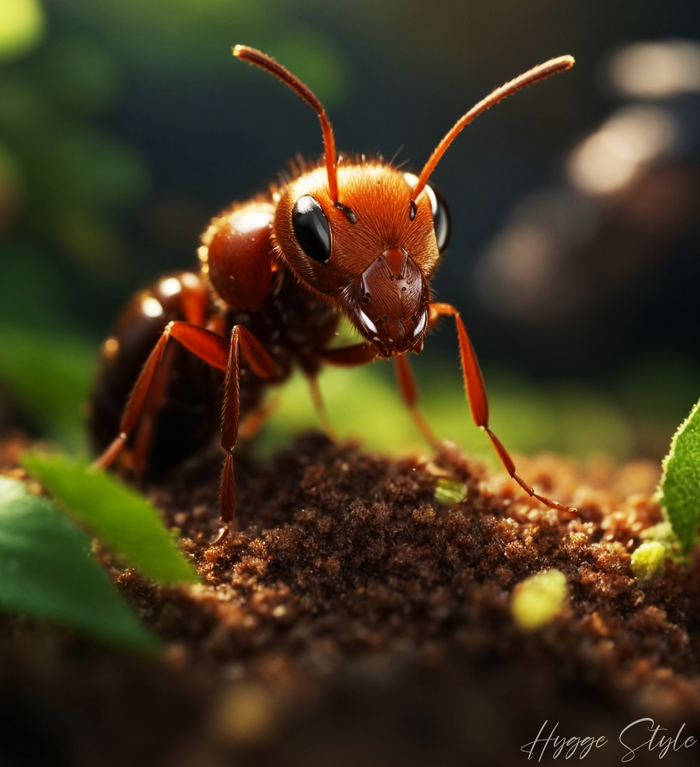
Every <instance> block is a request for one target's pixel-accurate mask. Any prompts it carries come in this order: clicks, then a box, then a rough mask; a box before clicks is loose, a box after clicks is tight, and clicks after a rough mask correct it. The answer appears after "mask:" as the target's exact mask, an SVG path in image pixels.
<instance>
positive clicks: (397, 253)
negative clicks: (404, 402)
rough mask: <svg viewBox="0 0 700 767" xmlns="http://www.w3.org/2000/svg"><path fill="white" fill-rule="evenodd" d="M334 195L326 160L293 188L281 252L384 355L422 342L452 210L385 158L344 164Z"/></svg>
mask: <svg viewBox="0 0 700 767" xmlns="http://www.w3.org/2000/svg"><path fill="white" fill-rule="evenodd" d="M337 180H338V191H339V195H340V199H341V200H342V203H335V202H334V201H333V200H332V198H331V196H330V192H329V189H328V183H327V176H326V170H325V169H324V168H323V167H320V168H317V169H316V170H314V171H311V172H309V173H305V174H303V175H301V176H300V177H299V178H297V179H296V180H295V181H293V182H291V183H290V184H289V186H288V187H287V188H286V189H285V191H284V193H283V194H282V196H281V198H280V200H279V202H278V203H277V210H276V212H275V224H274V231H275V238H276V240H277V244H278V246H279V250H280V254H281V257H282V259H283V260H284V261H285V263H286V264H287V265H288V266H289V268H290V269H291V270H292V271H293V272H294V273H295V274H296V275H297V277H299V279H300V280H301V282H302V283H303V284H305V285H308V286H309V287H311V288H313V289H314V290H316V291H318V292H319V293H321V294H323V295H324V296H325V297H326V298H328V299H330V300H331V301H332V302H333V303H335V304H336V305H337V306H338V307H339V308H340V309H341V310H342V311H343V312H344V313H345V314H346V315H347V316H348V317H349V319H350V320H351V321H352V322H353V324H354V325H355V326H356V327H357V329H358V330H359V331H360V333H362V335H363V336H364V337H365V338H366V339H367V340H368V341H370V342H372V343H373V344H374V346H375V348H376V349H377V352H378V353H379V354H380V355H381V356H384V357H390V356H393V355H395V354H403V353H404V352H407V351H420V349H421V348H422V345H423V336H424V335H425V331H426V329H427V324H428V304H429V301H430V291H429V287H428V282H429V280H430V278H431V277H432V276H433V274H434V272H435V269H436V268H437V264H438V261H439V259H440V255H441V252H442V251H443V250H444V248H445V247H446V245H447V239H448V229H449V217H448V214H447V208H446V206H445V204H444V202H443V200H442V197H440V196H439V195H438V194H436V192H435V191H434V190H433V189H432V188H430V187H426V188H425V189H424V191H423V193H422V194H420V195H419V196H418V199H417V200H416V201H415V202H413V200H412V190H413V187H414V186H415V183H416V181H417V178H416V176H414V175H412V174H409V173H402V172H401V171H399V170H397V169H395V168H393V167H391V166H390V165H386V164H384V163H382V162H379V161H373V162H371V161H367V160H364V159H360V160H358V161H356V162H350V163H342V162H341V163H340V164H339V166H338V168H337Z"/></svg>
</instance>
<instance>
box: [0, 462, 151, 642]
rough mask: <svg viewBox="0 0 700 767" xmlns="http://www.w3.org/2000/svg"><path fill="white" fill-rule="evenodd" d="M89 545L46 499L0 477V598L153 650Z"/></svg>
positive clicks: (30, 612) (11, 606)
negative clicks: (95, 560) (92, 554)
mask: <svg viewBox="0 0 700 767" xmlns="http://www.w3.org/2000/svg"><path fill="white" fill-rule="evenodd" d="M89 551H90V540H89V538H88V537H87V535H85V533H83V532H81V531H80V530H78V529H77V528H76V527H75V525H73V524H72V523H71V522H70V520H68V519H67V518H66V517H65V515H64V514H62V513H61V512H60V511H58V509H56V508H55V506H54V505H53V504H52V503H51V502H50V501H48V500H47V499H46V498H41V497H37V496H34V495H32V494H31V493H30V492H29V491H28V490H27V488H26V486H25V485H23V484H22V483H21V482H18V481H17V480H14V479H10V478H8V477H0V605H1V606H2V607H3V608H4V609H6V610H10V611H13V612H14V611H16V612H19V613H22V614H24V615H27V616H29V617H33V618H40V619H47V620H51V621H55V622H56V623H60V624H63V625H65V626H69V627H71V628H74V629H78V630H80V631H82V632H84V633H86V634H89V635H91V636H93V637H95V638H97V639H100V640H102V641H104V642H108V643H110V644H115V645H121V646H125V647H128V648H130V649H133V650H137V651H142V652H151V651H154V650H156V649H157V647H158V643H157V641H156V639H155V638H154V637H153V635H152V634H151V633H150V632H148V631H147V630H146V629H144V628H143V627H141V626H140V625H139V623H138V621H137V620H136V617H135V616H134V614H133V613H132V612H131V610H130V609H129V607H128V606H127V604H126V602H124V600H123V599H122V598H121V597H120V596H119V594H118V593H117V592H116V589H115V588H114V585H113V584H112V583H111V582H110V580H109V578H108V577H107V575H106V573H105V572H104V571H103V570H101V569H100V567H99V566H98V565H97V563H96V562H94V561H93V560H92V559H91V558H90V555H89Z"/></svg>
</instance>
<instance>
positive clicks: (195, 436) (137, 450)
mask: <svg viewBox="0 0 700 767" xmlns="http://www.w3.org/2000/svg"><path fill="white" fill-rule="evenodd" d="M233 55H234V56H236V57H237V58H239V59H242V60H243V61H247V62H249V63H250V64H254V65H256V66H258V67H260V68H261V69H264V70H266V71H267V72H269V73H270V74H272V75H274V76H275V77H278V78H279V79H280V80H281V81H282V82H283V83H285V84H286V85H288V86H289V87H290V88H291V89H292V90H293V91H294V92H295V93H297V95H299V96H300V97H301V98H302V99H303V100H304V101H306V102H307V103H308V104H309V105H310V106H311V107H312V108H313V109H314V111H315V112H316V114H317V115H318V118H319V120H320V122H321V129H322V131H323V144H324V150H325V152H324V162H322V163H317V164H313V165H305V164H301V163H300V164H298V166H297V167H296V168H295V169H294V174H293V178H291V179H290V180H285V181H284V182H282V183H280V184H279V185H277V186H272V187H271V188H270V190H269V191H268V192H267V193H266V194H263V195H260V196H258V197H256V198H254V199H252V200H249V201H247V202H243V203H235V204H234V205H233V206H231V207H230V208H228V209H227V210H225V211H223V213H221V215H219V216H218V217H216V218H214V219H212V221H211V223H210V225H209V227H208V228H207V230H206V231H205V232H204V234H203V236H202V244H201V247H200V248H199V250H198V255H199V261H200V267H199V272H198V273H194V272H182V273H178V274H174V275H170V276H166V277H164V278H162V279H161V280H160V281H159V282H158V283H157V284H156V285H155V286H153V287H152V288H150V289H149V290H146V291H143V292H141V293H139V294H137V295H136V296H135V297H134V299H132V302H131V303H130V304H129V306H128V307H127V309H126V310H125V312H124V313H123V314H122V316H121V319H120V321H119V324H118V326H117V330H116V333H115V335H114V336H112V337H111V338H108V339H107V341H106V342H105V343H104V346H103V351H102V365H101V369H100V372H99V374H98V377H97V381H96V384H95V388H94V391H93V395H92V401H91V417H90V430H91V433H92V438H93V442H94V444H95V445H96V447H97V449H98V450H102V451H103V452H102V454H101V455H100V457H99V458H98V459H97V460H96V461H95V465H96V466H97V467H98V468H105V467H107V466H109V465H110V464H111V463H113V462H114V461H115V459H116V458H117V456H118V455H119V454H120V453H121V456H120V459H121V461H122V463H123V464H124V465H125V466H128V467H129V468H130V469H131V470H132V471H133V472H134V473H135V474H136V476H141V475H142V474H143V472H144V471H145V470H146V468H147V467H149V468H153V467H154V466H158V465H160V466H161V467H166V466H171V465H175V464H176V463H177V462H179V461H181V460H183V459H184V458H185V457H187V456H188V455H190V454H192V453H194V452H195V451H196V450H197V449H199V448H200V447H202V446H203V445H205V444H206V443H207V442H208V441H209V440H211V437H212V435H213V434H214V433H215V431H216V428H217V422H218V421H219V409H220V408H221V416H220V423H221V447H222V448H223V450H224V452H225V458H224V464H223V471H222V475H221V488H220V495H219V510H220V514H221V520H222V522H223V524H224V527H223V529H222V531H221V533H220V535H219V537H218V538H217V540H216V541H215V543H218V542H220V541H221V540H222V539H223V538H224V537H225V536H226V534H227V531H228V530H229V528H230V526H231V523H232V520H233V516H234V505H235V500H234V499H235V485H234V473H233V457H232V452H233V448H234V447H235V445H236V441H237V439H238V436H239V424H241V415H242V414H247V418H246V422H245V426H248V427H250V423H252V424H253V426H252V427H250V430H251V431H252V430H254V428H255V425H256V423H257V424H258V425H259V423H261V422H262V414H263V412H264V409H263V408H262V407H261V402H262V398H263V395H264V392H265V389H266V387H267V386H268V385H270V384H273V383H279V382H281V381H284V380H285V379H286V378H288V377H289V375H290V374H291V372H292V369H293V368H294V367H295V366H297V365H298V366H299V367H300V368H301V369H302V371H303V372H304V373H305V375H306V377H307V379H308V381H309V385H310V390H311V395H312V398H313V401H314V404H315V406H316V409H317V411H318V413H319V416H320V418H321V420H322V422H323V423H324V424H327V423H328V422H327V419H326V417H325V412H324V409H323V402H322V399H321V395H320V391H319V388H318V385H317V381H316V377H317V374H318V371H319V369H320V367H321V365H322V364H323V363H328V364H331V365H344V366H354V365H363V364H365V363H368V362H371V361H372V360H375V359H378V358H383V359H387V358H391V357H393V358H394V359H395V360H396V370H397V378H398V385H399V389H400V392H401V396H402V398H403V400H404V402H405V404H406V406H407V407H408V409H409V411H410V413H411V415H412V417H413V419H414V421H415V423H416V425H417V427H418V428H419V429H420V431H421V432H422V434H423V435H424V436H425V438H426V439H427V440H428V442H430V443H431V444H432V445H435V444H437V440H436V438H435V436H434V434H433V432H432V431H431V429H430V427H429V426H428V424H427V422H426V421H425V420H424V418H423V417H422V415H421V413H420V411H419V409H418V390H417V386H416V382H415V378H414V376H413V372H412V370H411V367H410V363H409V361H408V352H420V351H421V350H422V349H423V341H424V338H425V335H426V332H427V331H428V330H430V329H432V328H433V327H434V326H435V325H436V324H437V322H438V320H439V318H440V317H442V316H450V317H453V318H454V321H455V323H456V326H457V336H458V339H459V351H460V356H461V361H462V368H463V372H464V385H465V392H466V395H467V398H468V400H469V405H470V408H471V413H472V417H473V419H474V422H475V424H476V425H477V426H479V427H480V428H482V429H483V430H484V431H485V432H486V433H487V434H488V436H489V437H490V439H491V442H492V443H493V446H494V448H495V450H496V452H497V453H498V456H499V458H500V460H501V461H502V463H503V465H504V466H505V468H506V471H507V472H508V474H510V476H511V477H512V478H513V479H514V480H515V481H516V482H517V483H518V484H519V485H520V486H521V487H522V488H523V489H524V490H525V491H526V492H527V493H528V494H529V495H531V496H532V497H534V498H537V499H538V500H539V501H541V502H542V503H543V504H545V505H546V506H549V507H551V508H554V509H559V510H561V511H565V512H569V513H572V514H576V510H575V509H572V508H569V507H568V506H564V505H563V504H560V503H557V502H556V501H553V500H551V499H549V498H546V497H545V496H543V495H540V494H538V493H536V492H535V490H534V489H533V488H532V487H531V486H530V485H528V484H527V482H525V481H524V480H523V479H521V477H519V476H518V474H517V473H516V469H515V464H514V463H513V460H512V459H511V457H510V455H509V454H508V451H507V450H506V449H505V447H504V446H503V445H502V444H501V442H500V441H499V439H498V437H496V435H495V434H494V433H493V432H492V431H491V430H490V428H489V411H488V400H487V396H486V387H485V385H484V380H483V377H482V374H481V371H480V369H479V363H478V362H477V359H476V355H475V353H474V349H473V348H472V345H471V342H470V340H469V336H468V335H467V331H466V328H465V327H464V324H463V322H462V320H461V318H460V315H459V312H458V311H457V309H455V308H454V307H453V306H451V305H449V304H445V303H436V302H433V301H431V300H430V280H431V278H432V276H433V275H434V273H435V271H436V269H437V266H438V264H439V262H440V258H441V256H442V254H443V253H444V251H445V249H446V247H447V244H448V240H449V235H450V218H449V213H448V210H447V206H446V204H445V202H444V200H443V199H442V196H441V195H440V194H439V193H438V192H437V190H436V189H435V188H434V187H432V186H431V185H430V184H428V180H429V178H430V176H431V174H432V172H433V170H434V169H435V167H436V165H437V164H438V162H439V161H440V159H441V158H442V156H443V154H444V153H445V150H446V149H447V148H448V147H449V146H450V144H451V143H452V141H453V140H454V139H455V138H456V136H457V135H458V134H459V133H460V132H461V131H462V129H463V128H464V127H465V126H466V125H468V124H469V123H470V122H471V121H472V120H473V119H474V118H475V117H476V116H477V115H479V114H481V113H482V112H484V111H485V110H487V109H488V108H489V107H491V106H492V105H494V104H496V103H497V102H499V101H501V100H502V99H504V98H506V97H507V96H510V95H511V94H513V93H515V92H516V91H519V90H521V89H522V88H525V87H526V86H528V85H532V84H533V83H535V82H538V81H539V80H543V79H545V78H546V77H549V76H550V75H553V74H556V73H558V72H563V71H564V70H566V69H569V68H570V67H571V66H573V63H574V59H573V58H572V57H571V56H561V57H559V58H555V59H551V60H549V61H547V62H545V63H544V64H540V65H539V66H536V67H534V68H533V69H530V70H529V71H527V72H525V73H524V74H522V75H520V76H519V77H516V78H515V79H514V80H511V81H510V82H508V83H506V84H505V85H503V86H501V87H500V88H497V89H496V90H494V91H493V92H492V93H491V94H490V95H489V96H487V97H486V98H485V99H483V100H482V101H480V102H479V103H478V104H476V106H474V107H472V109H470V110H469V111H468V112H467V113H466V114H465V115H463V116H462V117H461V118H460V119H459V120H458V121H457V122H456V123H455V125H454V126H453V127H452V128H451V130H450V131H449V132H448V133H447V134H446V135H445V137H444V138H443V139H442V141H440V143H439V144H438V145H437V147H436V149H435V151H434V152H433V154H432V155H431V157H430V158H429V160H428V162H427V163H426V164H425V166H424V167H423V170H422V171H421V173H420V175H418V176H415V175H413V174H412V173H405V172H403V171H401V170H399V169H398V168H395V167H393V166H392V165H391V164H390V163H386V162H384V161H383V160H381V159H374V160H368V159H366V158H365V157H364V156H362V157H355V158H346V157H344V156H339V155H338V154H337V153H336V149H335V139H334V136H333V131H332V129H331V124H330V121H329V119H328V116H327V115H326V111H325V109H324V107H323V105H322V104H321V102H320V101H319V100H318V98H317V97H316V96H315V95H314V93H312V91H311V90H310V89H309V88H308V87H307V86H306V85H305V84H304V83H302V82H301V81H300V80H299V79H298V78H297V77H295V76H294V75H293V74H292V73H291V72H289V71H288V70H287V69H286V68H285V67H283V66H282V65H281V64H279V63H278V62H277V61H275V60H274V59H273V58H271V57H270V56H267V55H266V54H264V53H261V52H260V51H258V50H255V49H254V48H249V47H248V46H244V45H237V46H236V47H235V48H234V49H233ZM342 315H344V316H346V317H347V318H348V319H349V320H350V321H351V322H352V324H353V325H354V326H355V328H357V330H358V331H359V332H360V334H361V335H362V336H363V337H364V339H365V340H364V341H363V342H361V343H357V344H354V345H351V346H345V347H341V348H333V347H329V344H330V342H331V340H332V339H333V338H334V336H335V334H336V331H337V328H338V324H339V321H340V318H341V316H342ZM171 338H172V339H174V340H175V341H177V342H178V345H174V344H171V343H168V341H169V340H170V339H171ZM212 368H213V371H212ZM222 374H223V375H222ZM120 413H121V416H120ZM241 426H242V428H244V425H243V424H241ZM329 431H330V430H329ZM115 434H116V435H117V436H116V438H114V435H115ZM125 446H127V450H124V451H123V452H122V448H124V447H125Z"/></svg>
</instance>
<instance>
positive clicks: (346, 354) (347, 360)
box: [318, 343, 377, 368]
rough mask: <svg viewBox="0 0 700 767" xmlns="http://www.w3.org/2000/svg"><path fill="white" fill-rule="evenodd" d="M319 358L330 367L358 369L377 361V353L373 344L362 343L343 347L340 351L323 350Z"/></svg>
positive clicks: (319, 353)
mask: <svg viewBox="0 0 700 767" xmlns="http://www.w3.org/2000/svg"><path fill="white" fill-rule="evenodd" d="M318 356H319V357H320V358H321V359H322V360H323V361H324V362H327V363H328V364H329V365H338V366H339V367H349V368H350V367H356V366H357V365H365V364H366V363H368V362H372V360H375V359H377V352H376V350H375V348H374V347H373V346H372V344H368V343H362V344H353V345H352V346H341V347H340V348H339V349H322V350H321V351H320V352H318Z"/></svg>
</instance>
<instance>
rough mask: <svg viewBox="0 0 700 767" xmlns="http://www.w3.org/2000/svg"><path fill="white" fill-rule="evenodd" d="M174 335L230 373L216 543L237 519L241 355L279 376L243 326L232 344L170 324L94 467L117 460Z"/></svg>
mask: <svg viewBox="0 0 700 767" xmlns="http://www.w3.org/2000/svg"><path fill="white" fill-rule="evenodd" d="M171 337H172V338H174V339H175V340H176V341H178V342H179V343H181V344H182V345H183V346H184V347H185V348H186V349H188V350H189V351H191V352H192V353H194V354H196V355H197V356H198V357H199V358H200V359H202V360H204V361H205V362H207V363H208V364H210V365H212V366H213V367H216V368H219V369H220V370H225V371H226V381H225V391H224V409H223V417H222V434H221V446H222V448H223V449H224V450H225V451H226V458H225V461H224V468H223V473H222V481H221V492H220V496H219V510H220V514H221V518H222V521H223V522H224V525H225V526H224V528H223V530H222V532H221V534H220V535H219V538H218V539H217V542H218V541H220V540H222V539H223V538H224V537H225V535H226V533H227V531H228V528H229V523H230V522H231V520H232V519H233V513H234V505H235V490H234V477H233V459H232V456H231V453H232V451H233V448H234V447H235V445H236V440H237V438H238V424H239V414H240V357H241V354H242V355H243V358H244V359H245V361H246V362H247V363H248V365H249V366H250V368H251V370H252V371H253V372H254V373H255V374H256V375H258V376H259V377H260V378H263V379H267V380H269V379H271V378H274V377H275V376H276V375H277V368H276V365H275V364H274V362H273V361H272V358H271V357H270V356H269V354H268V353H267V351H265V349H264V348H263V347H262V345H261V344H260V343H259V342H258V341H257V340H256V338H255V336H253V334H252V333H251V332H250V331H249V330H246V329H245V328H244V327H242V326H241V325H236V326H235V327H234V328H233V330H232V331H231V339H230V342H228V343H227V341H226V339H225V338H223V337H222V336H220V335H217V334H216V333H213V332H212V331H210V330H207V329H206V328H202V327H199V326H198V325H192V324H190V323H189V322H180V321H175V322H170V323H169V324H168V325H167V326H166V328H165V330H164V331H163V334H162V335H161V337H160V339H159V340H158V343H157V344H156V345H155V347H154V348H153V351H152V352H151V353H150V355H149V357H148V359H147V360H146V364H145V365H144V366H143V369H142V370H141V373H140V374H139V377H138V378H137V379H136V383H135V384H134V388H133V389H132V390H131V394H130V396H129V400H128V402H127V404H126V407H125V408H124V414H123V415H122V419H121V423H120V426H119V435H118V436H117V437H116V439H114V441H113V442H112V443H111V445H109V447H108V448H107V449H106V450H105V451H104V453H102V455H101V456H100V457H99V458H97V459H96V460H95V462H94V464H93V465H94V466H95V467H96V468H99V469H105V468H106V467H108V466H109V465H110V464H111V463H112V462H113V461H114V459H115V458H116V457H117V455H118V454H119V451H120V450H121V448H122V447H123V446H124V444H125V443H126V441H127V439H128V438H129V434H130V433H131V432H132V430H133V429H134V427H135V425H136V423H137V422H138V419H139V415H140V414H141V411H142V410H143V407H144V404H145V403H146V401H147V399H148V396H149V390H150V388H151V385H152V384H153V379H154V377H155V375H156V372H157V370H158V366H159V363H160V362H161V360H162V358H163V354H164V353H165V350H166V344H167V342H168V339H169V338H171Z"/></svg>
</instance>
